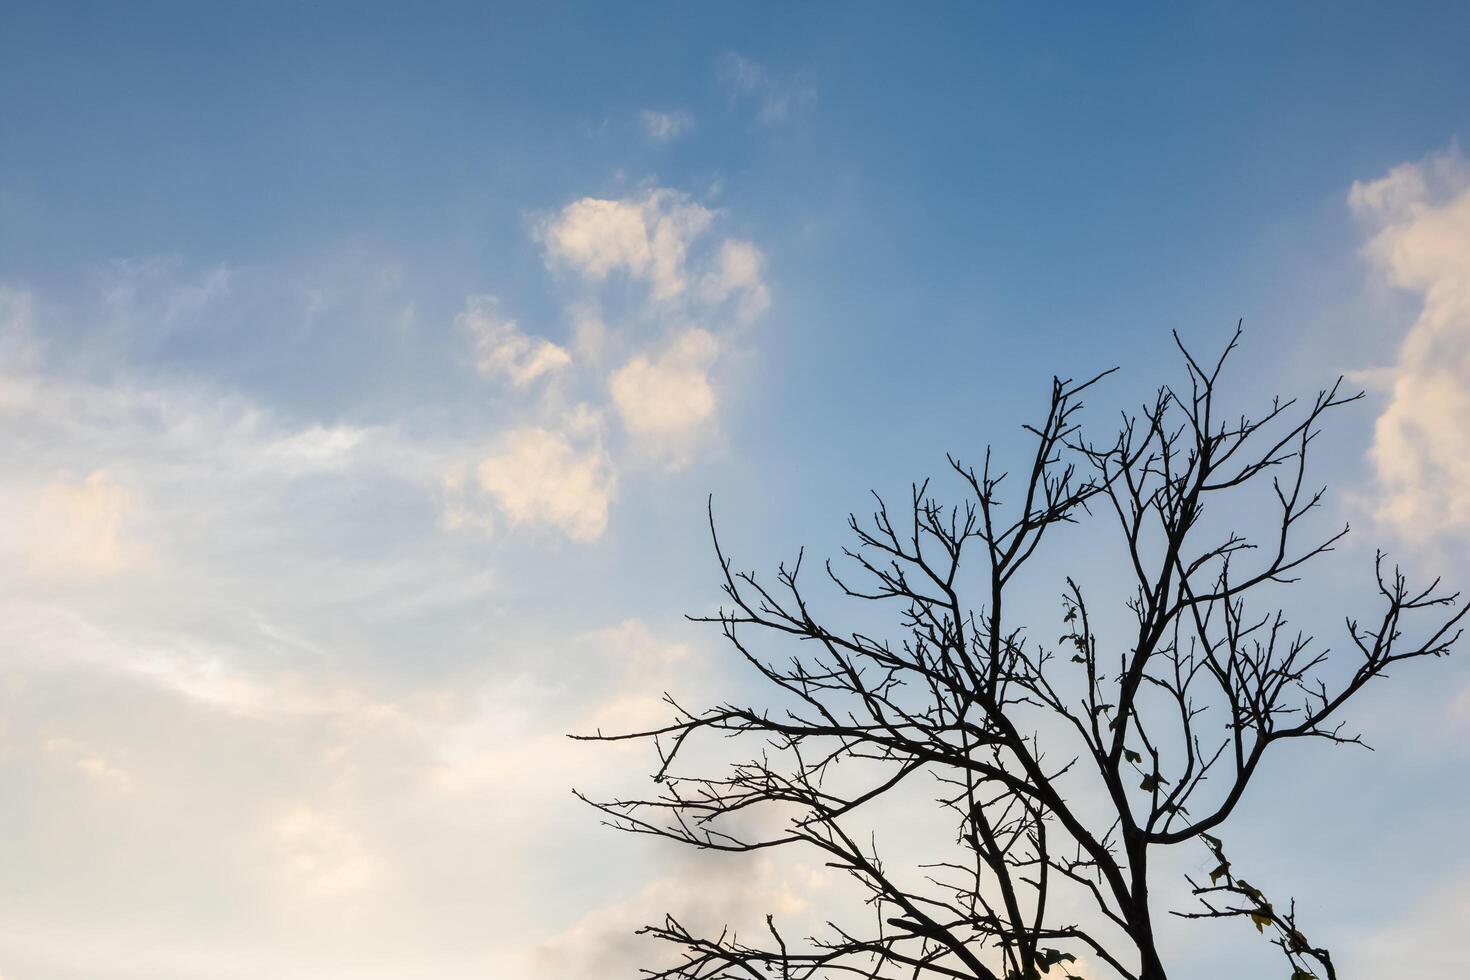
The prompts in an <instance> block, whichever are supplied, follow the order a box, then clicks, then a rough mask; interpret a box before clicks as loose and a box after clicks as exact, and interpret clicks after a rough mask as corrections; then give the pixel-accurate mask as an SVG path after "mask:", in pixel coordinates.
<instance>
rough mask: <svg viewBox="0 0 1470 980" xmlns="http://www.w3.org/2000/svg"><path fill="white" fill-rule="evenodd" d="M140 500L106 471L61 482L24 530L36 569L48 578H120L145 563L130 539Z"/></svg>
mask: <svg viewBox="0 0 1470 980" xmlns="http://www.w3.org/2000/svg"><path fill="white" fill-rule="evenodd" d="M137 507H138V501H137V498H136V496H135V495H134V494H133V493H132V492H131V491H129V490H128V489H127V488H126V487H124V486H122V485H120V484H119V483H117V482H116V481H115V480H113V479H112V478H111V477H109V476H108V475H107V474H106V473H105V472H103V471H102V470H94V471H93V472H92V473H90V474H88V475H87V476H86V477H85V478H83V479H81V480H77V481H69V480H59V481H56V482H53V483H51V484H48V485H47V486H45V487H42V488H41V490H40V491H39V492H38V493H37V495H36V501H35V506H34V508H33V510H32V517H31V519H30V520H29V521H27V522H26V523H25V525H24V532H25V535H26V537H27V539H28V541H29V548H28V550H29V552H30V560H31V565H32V566H33V567H34V568H36V569H37V570H39V571H42V572H45V573H48V574H67V573H74V574H81V575H98V576H106V575H115V574H117V573H118V572H121V571H124V570H126V569H127V568H129V567H130V566H132V565H134V564H136V563H137V562H138V561H139V560H140V555H141V547H140V546H139V545H138V544H136V543H135V542H133V541H130V540H129V539H128V538H127V537H126V534H125V529H126V524H127V521H128V519H129V518H130V517H131V516H132V515H133V514H134V513H135V512H136V510H137Z"/></svg>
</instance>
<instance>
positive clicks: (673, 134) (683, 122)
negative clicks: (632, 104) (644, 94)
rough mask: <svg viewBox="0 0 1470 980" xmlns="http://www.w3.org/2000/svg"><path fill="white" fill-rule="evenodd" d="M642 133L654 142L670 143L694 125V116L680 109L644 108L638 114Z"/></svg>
mask: <svg viewBox="0 0 1470 980" xmlns="http://www.w3.org/2000/svg"><path fill="white" fill-rule="evenodd" d="M638 120H639V122H640V124H641V125H642V127H643V135H644V136H646V137H648V139H649V140H651V141H652V142H654V143H671V142H673V141H674V140H676V139H678V138H679V137H680V136H683V135H684V134H685V133H687V132H689V130H690V129H692V128H693V127H694V117H693V116H692V115H690V114H689V113H687V112H685V111H684V110H682V109H674V110H671V111H667V112H661V111H658V110H655V109H644V110H643V111H642V112H640V113H639V114H638Z"/></svg>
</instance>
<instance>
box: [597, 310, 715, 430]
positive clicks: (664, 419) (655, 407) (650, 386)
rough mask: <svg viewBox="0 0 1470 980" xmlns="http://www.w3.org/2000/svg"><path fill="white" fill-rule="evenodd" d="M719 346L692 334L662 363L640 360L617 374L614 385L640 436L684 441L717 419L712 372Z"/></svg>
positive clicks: (615, 396)
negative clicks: (710, 374)
mask: <svg viewBox="0 0 1470 980" xmlns="http://www.w3.org/2000/svg"><path fill="white" fill-rule="evenodd" d="M718 353H719V342H718V341H716V340H715V338H714V336H713V335H712V334H710V333H709V332H708V331H705V330H700V329H697V328H695V329H690V330H686V331H685V332H683V333H682V334H680V335H679V336H678V337H677V338H676V339H675V340H674V342H673V343H672V344H671V345H670V346H669V347H668V349H667V350H665V351H664V352H663V353H661V354H659V355H658V356H657V357H654V358H650V357H648V356H647V355H643V354H640V355H638V356H637V357H634V358H633V359H632V360H631V361H629V362H628V363H627V364H625V365H624V366H623V367H621V368H619V369H618V370H617V371H615V372H614V373H613V375H612V378H611V379H610V382H609V385H610V387H611V390H612V396H613V401H614V402H615V403H616V404H617V406H618V413H619V414H620V415H621V416H622V419H623V423H624V425H626V426H627V427H628V429H629V430H630V431H632V432H634V433H635V434H638V435H645V436H653V437H659V438H674V439H683V438H685V437H687V436H688V435H690V433H691V432H693V431H694V430H696V429H697V428H698V427H700V426H701V425H703V424H704V423H705V422H707V421H708V420H709V419H710V417H711V416H713V415H714V413H715V407H716V404H717V403H716V400H715V392H714V388H713V387H712V386H711V384H710V379H709V369H710V365H711V364H713V363H714V360H715V357H716V355H717V354H718Z"/></svg>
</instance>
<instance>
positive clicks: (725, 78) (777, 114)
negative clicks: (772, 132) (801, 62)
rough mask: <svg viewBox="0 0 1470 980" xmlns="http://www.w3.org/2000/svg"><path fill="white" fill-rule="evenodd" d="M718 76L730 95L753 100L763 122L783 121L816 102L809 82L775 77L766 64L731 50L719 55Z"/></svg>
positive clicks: (815, 94)
mask: <svg viewBox="0 0 1470 980" xmlns="http://www.w3.org/2000/svg"><path fill="white" fill-rule="evenodd" d="M719 76H720V81H721V82H723V83H724V85H725V87H726V88H727V89H728V90H729V92H730V95H731V97H732V98H734V99H737V100H740V99H752V100H754V101H755V103H756V105H757V118H758V119H759V120H760V121H761V122H764V123H780V122H785V121H786V120H788V119H790V118H792V117H793V116H795V115H796V114H797V113H799V112H805V111H807V110H809V109H811V108H812V107H813V106H815V105H816V104H817V90H816V89H815V88H814V87H813V86H811V85H810V84H808V83H806V82H804V81H801V80H799V79H795V78H780V77H777V76H776V75H774V74H773V73H772V72H771V71H770V70H769V69H768V68H766V66H765V65H762V64H759V63H758V62H754V61H751V60H750V59H749V58H745V57H742V56H741V55H738V54H736V53H735V52H733V51H731V52H727V53H726V54H725V55H724V56H723V57H721V58H720V62H719Z"/></svg>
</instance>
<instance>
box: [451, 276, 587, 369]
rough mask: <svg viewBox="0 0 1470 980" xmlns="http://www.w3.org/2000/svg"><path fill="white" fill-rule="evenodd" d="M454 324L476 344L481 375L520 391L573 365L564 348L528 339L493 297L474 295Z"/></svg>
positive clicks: (477, 365)
mask: <svg viewBox="0 0 1470 980" xmlns="http://www.w3.org/2000/svg"><path fill="white" fill-rule="evenodd" d="M454 322H455V323H456V324H457V325H458V326H459V327H460V328H461V329H462V330H465V331H467V332H468V333H469V334H470V336H471V337H472V338H473V339H474V343H475V357H476V360H475V364H476V367H478V368H479V370H480V373H481V374H484V375H487V376H490V377H503V378H505V379H506V380H508V381H509V382H510V383H511V384H512V385H514V386H516V387H517V388H524V387H526V386H527V385H529V384H531V383H532V382H534V381H536V380H537V379H538V378H541V377H544V376H547V375H551V374H555V373H556V372H558V371H561V370H562V369H564V368H566V367H568V366H569V365H570V364H571V363H572V357H571V355H570V354H568V353H567V352H566V350H565V349H564V348H562V347H559V346H557V345H556V344H553V343H552V342H551V341H549V340H545V339H543V338H540V337H535V338H532V337H527V336H526V335H525V334H523V333H521V331H520V328H519V327H517V326H516V322H515V321H514V320H509V319H506V318H505V317H503V316H501V315H500V311H499V309H498V304H497V301H496V299H495V297H493V296H472V297H470V299H469V300H467V301H466V303H465V309H464V312H463V313H461V314H459V315H458V316H457V317H455V319H454Z"/></svg>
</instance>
